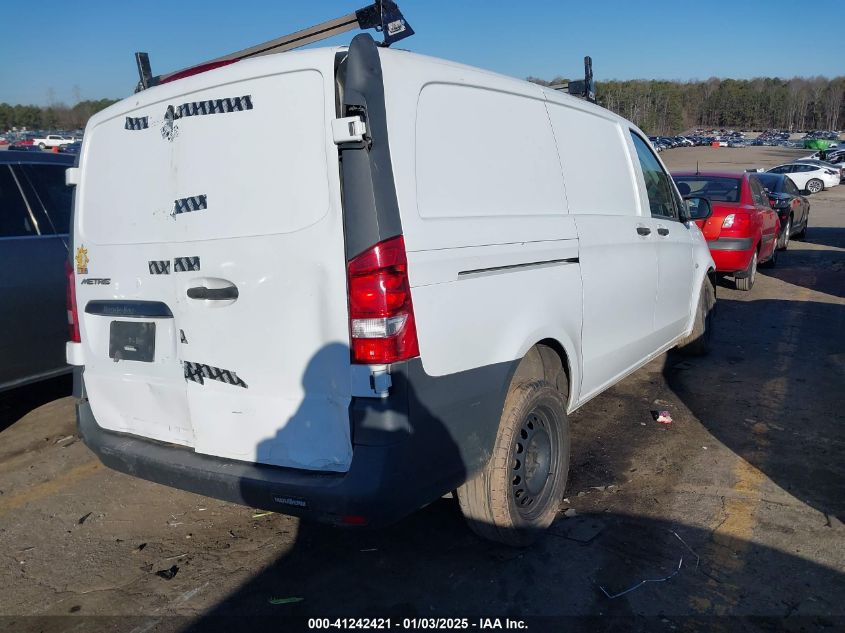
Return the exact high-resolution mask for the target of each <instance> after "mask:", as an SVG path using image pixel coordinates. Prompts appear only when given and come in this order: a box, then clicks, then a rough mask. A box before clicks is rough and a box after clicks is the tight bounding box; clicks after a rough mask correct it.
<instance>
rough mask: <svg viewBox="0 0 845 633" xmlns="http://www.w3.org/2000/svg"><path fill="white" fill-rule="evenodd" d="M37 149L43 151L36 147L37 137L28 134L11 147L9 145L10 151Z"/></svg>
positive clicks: (19, 138) (13, 142)
mask: <svg viewBox="0 0 845 633" xmlns="http://www.w3.org/2000/svg"><path fill="white" fill-rule="evenodd" d="M32 147H34V148H36V149H41V148H39V147H38V146H37V145H35V135H33V134H27V135H24V136H20V137H18V138H16V139H15V140H13V141H12V143H11V145H9V149H24V150H25V149H27V148H32Z"/></svg>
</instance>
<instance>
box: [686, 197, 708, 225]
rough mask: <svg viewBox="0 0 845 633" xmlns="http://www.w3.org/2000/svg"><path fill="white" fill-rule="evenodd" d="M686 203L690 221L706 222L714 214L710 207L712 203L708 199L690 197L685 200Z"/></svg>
mask: <svg viewBox="0 0 845 633" xmlns="http://www.w3.org/2000/svg"><path fill="white" fill-rule="evenodd" d="M684 202H685V203H686V207H687V213H688V214H689V219H690V220H706V219H707V218H709V217H710V214H711V213H713V208H712V207H711V206H710V201H709V200H708V199H707V198H701V197H699V196H689V197H688V198H684Z"/></svg>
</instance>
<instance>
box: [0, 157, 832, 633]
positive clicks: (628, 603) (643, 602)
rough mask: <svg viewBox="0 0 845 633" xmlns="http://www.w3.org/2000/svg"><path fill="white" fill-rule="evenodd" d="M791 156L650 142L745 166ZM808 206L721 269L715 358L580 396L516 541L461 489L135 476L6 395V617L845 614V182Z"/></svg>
mask: <svg viewBox="0 0 845 633" xmlns="http://www.w3.org/2000/svg"><path fill="white" fill-rule="evenodd" d="M802 153H803V152H795V151H790V150H779V149H774V148H747V149H727V148H722V149H714V148H690V149H676V150H670V151H668V152H666V153H664V154H663V158H664V160H665V161H666V162H667V164H668V165H669V166H670V168H689V167H693V168H694V167H695V164H696V162H699V163H700V167H701V168H702V169H707V168H740V169H741V168H745V167H747V166H757V165H773V164H776V163H777V162H780V161H781V160H783V159H784V158H787V157H791V156H795V155H800V154H802ZM811 204H812V210H811V221H810V229H809V231H808V237H807V240H806V241H805V242H800V241H793V242H792V243H791V244H790V249H789V251H787V252H786V253H785V254H783V255H782V257H781V258H780V261H779V263H778V267H777V268H776V269H774V270H761V275H760V276H759V277H758V281H757V284H756V285H755V287H754V289H753V290H752V291H751V292H749V293H740V292H738V291H736V290H734V289H732V288H730V287H729V286H727V285H726V286H723V287H720V288H719V289H718V315H717V321H716V329H715V340H714V347H715V349H714V351H713V352H712V353H711V354H710V355H709V356H707V357H705V358H702V359H694V360H690V359H686V358H679V357H675V356H672V355H670V356H667V357H663V358H660V359H658V360H657V361H655V362H653V363H651V364H650V365H649V366H647V367H645V368H643V369H642V370H640V371H638V372H636V373H635V374H634V375H632V376H631V377H629V378H628V379H626V380H625V381H623V382H622V383H621V384H619V385H617V386H616V387H615V388H613V389H611V390H610V391H608V392H607V393H605V394H603V395H602V396H600V397H598V398H596V399H595V400H593V401H592V402H590V403H589V404H588V405H586V406H585V407H583V408H582V409H581V410H579V411H578V412H577V413H576V414H575V415H573V416H572V424H573V433H574V437H573V450H574V455H573V462H572V470H571V474H570V483H569V488H568V490H569V492H568V497H567V499H566V502H565V504H564V507H563V508H562V509H569V508H572V509H574V510H575V511H576V512H577V516H571V517H567V516H566V515H564V514H563V513H561V515H560V517H559V519H558V520H557V521H556V523H555V525H554V526H553V529H552V530H551V532H550V533H549V534H548V536H546V537H545V538H544V539H543V540H542V541H541V542H540V543H539V544H538V545H536V546H535V547H533V548H532V549H528V550H522V551H519V550H512V549H507V548H503V547H498V546H494V545H490V544H487V543H484V542H481V541H479V540H477V539H476V538H475V537H474V536H472V535H471V534H470V533H469V531H468V530H467V529H466V528H465V527H464V525H463V523H462V520H461V518H460V516H459V513H458V510H457V508H456V506H455V503H454V501H453V500H451V499H444V500H442V501H440V502H438V503H435V504H433V505H432V506H430V507H429V508H427V509H425V510H423V511H421V512H418V513H417V514H415V515H414V516H412V517H410V518H408V519H406V520H405V521H403V522H402V523H401V524H399V525H397V526H395V527H392V528H390V529H387V530H384V531H379V532H355V531H339V530H334V529H329V528H325V527H321V526H316V525H311V524H307V523H300V522H299V521H297V520H295V519H291V518H287V517H284V516H281V515H273V514H266V513H260V512H255V511H253V510H251V509H249V508H243V507H239V506H235V505H232V504H228V503H222V502H219V501H214V500H212V499H207V498H204V497H200V496H196V495H193V494H189V493H184V492H180V491H176V490H172V489H168V488H164V487H161V486H158V485H155V484H151V483H147V482H144V481H140V480H136V479H133V478H131V477H127V476H124V475H121V474H117V473H114V472H111V471H109V470H107V469H106V468H104V467H102V466H101V465H99V463H98V462H97V460H96V459H95V458H94V457H93V455H92V454H91V453H90V452H89V451H88V449H87V448H86V447H85V446H84V445H83V444H82V442H80V441H78V439H77V437H76V435H75V429H74V413H73V403H72V401H71V399H70V398H69V397H62V396H63V395H64V394H66V393H68V392H69V384H68V382H67V381H56V382H53V383H49V384H47V385H41V386H37V387H31V388H28V389H24V390H18V391H16V392H12V393H7V394H4V395H2V396H0V429H4V430H2V433H0V439H1V440H2V441H0V552H2V571H0V573H2V577H3V578H6V579H7V581H6V582H5V583H3V586H2V587H0V614H1V615H3V616H5V617H3V618H0V626H2V625H5V626H7V627H8V628H9V629H10V630H16V631H17V630H41V631H58V630H68V629H71V628H74V629H78V630H80V631H88V630H92V629H98V630H99V629H111V630H127V631H128V630H135V631H138V632H141V631H151V630H190V631H205V630H209V628H210V627H211V626H212V625H213V624H219V623H221V622H222V623H224V624H225V628H226V629H227V630H232V629H234V628H240V626H236V625H243V624H244V623H247V624H248V625H249V626H250V627H251V628H252V629H253V630H258V629H259V628H262V629H265V630H269V629H267V626H268V625H267V621H265V620H256V619H249V618H247V617H246V616H251V617H252V618H260V617H262V616H274V617H275V616H291V615H292V616H303V615H306V616H381V617H391V616H392V617H394V618H396V617H423V616H434V615H453V616H488V617H495V616H499V617H504V616H511V617H530V616H570V618H567V619H560V620H544V619H537V620H529V628H531V629H532V630H535V631H536V630H575V629H576V628H585V629H587V628H588V629H590V630H608V631H609V630H619V631H623V630H648V631H685V630H724V631H733V630H754V631H756V630H783V629H787V630H796V631H798V630H806V631H812V630H825V631H834V630H843V627H845V600H843V598H845V546H843V543H845V526H843V520H845V459H843V449H845V430H844V429H845V418H843V411H845V388H843V385H845V334H844V333H845V186H843V187H839V188H837V189H835V190H833V191H831V192H824V193H822V194H818V195H816V196H813V197H812V198H811ZM656 409H667V410H669V411H670V412H671V414H672V417H673V418H674V422H673V423H672V424H671V425H668V426H667V425H662V424H658V423H656V422H655V421H654V420H653V418H652V416H651V414H650V411H652V410H656ZM568 514H572V512H569V513H568ZM679 564H680V569H679ZM678 569H679V570H678ZM162 570H173V571H175V572H176V573H175V576H173V577H172V578H170V579H167V578H164V577H162V576H167V575H168V574H157V573H156V572H160V571H162ZM674 571H677V573H676V574H675V575H674V576H672V577H671V578H669V579H668V580H666V581H665V582H653V583H646V584H643V585H641V586H639V587H638V588H636V589H635V590H633V591H631V592H629V593H627V594H625V595H623V596H619V597H615V598H609V597H608V595H607V594H609V595H611V596H612V595H614V594H616V593H620V592H622V591H624V590H626V589H628V588H630V587H632V586H635V585H636V584H637V583H639V582H640V581H642V580H644V579H660V578H665V577H666V576H669V575H670V574H672V573H673V572H674ZM602 588H603V589H602ZM605 591H606V593H605ZM284 598H301V600H299V601H295V602H287V603H285V601H284V600H283V601H281V602H282V603H281V604H280V603H279V602H280V601H279V600H278V599H284ZM95 615H96V616H131V617H119V618H98V619H92V618H90V616H95ZM26 616H65V617H60V618H55V617H42V618H33V617H26ZM85 616H89V617H88V618H86V617H85ZM174 616H181V617H174ZM227 616H229V617H228V618H227ZM571 616H577V618H571ZM599 616H601V617H599ZM589 617H593V618H594V619H586V620H585V619H583V618H589ZM272 630H284V629H283V627H281V626H274V628H273V629H272Z"/></svg>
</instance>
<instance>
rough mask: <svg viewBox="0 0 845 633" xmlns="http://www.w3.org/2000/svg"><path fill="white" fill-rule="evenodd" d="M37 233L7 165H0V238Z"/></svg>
mask: <svg viewBox="0 0 845 633" xmlns="http://www.w3.org/2000/svg"><path fill="white" fill-rule="evenodd" d="M29 235H38V231H37V229H36V228H35V225H34V224H33V222H32V220H31V218H30V216H29V212H28V211H27V208H26V204H25V203H24V200H23V197H22V196H21V192H20V189H18V185H17V183H16V182H15V179H14V177H13V176H12V170H11V168H10V167H9V165H0V238H3V237H22V236H29Z"/></svg>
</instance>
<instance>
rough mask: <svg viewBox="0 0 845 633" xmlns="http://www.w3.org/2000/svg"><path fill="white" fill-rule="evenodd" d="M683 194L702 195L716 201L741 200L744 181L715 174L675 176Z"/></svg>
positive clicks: (679, 189)
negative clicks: (740, 193)
mask: <svg viewBox="0 0 845 633" xmlns="http://www.w3.org/2000/svg"><path fill="white" fill-rule="evenodd" d="M674 179H675V184H677V185H678V191H680V193H681V195H682V196H701V197H702V198H707V199H708V200H715V201H716V202H739V192H740V187H741V184H742V181H741V180H740V179H739V178H726V177H715V176H674Z"/></svg>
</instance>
